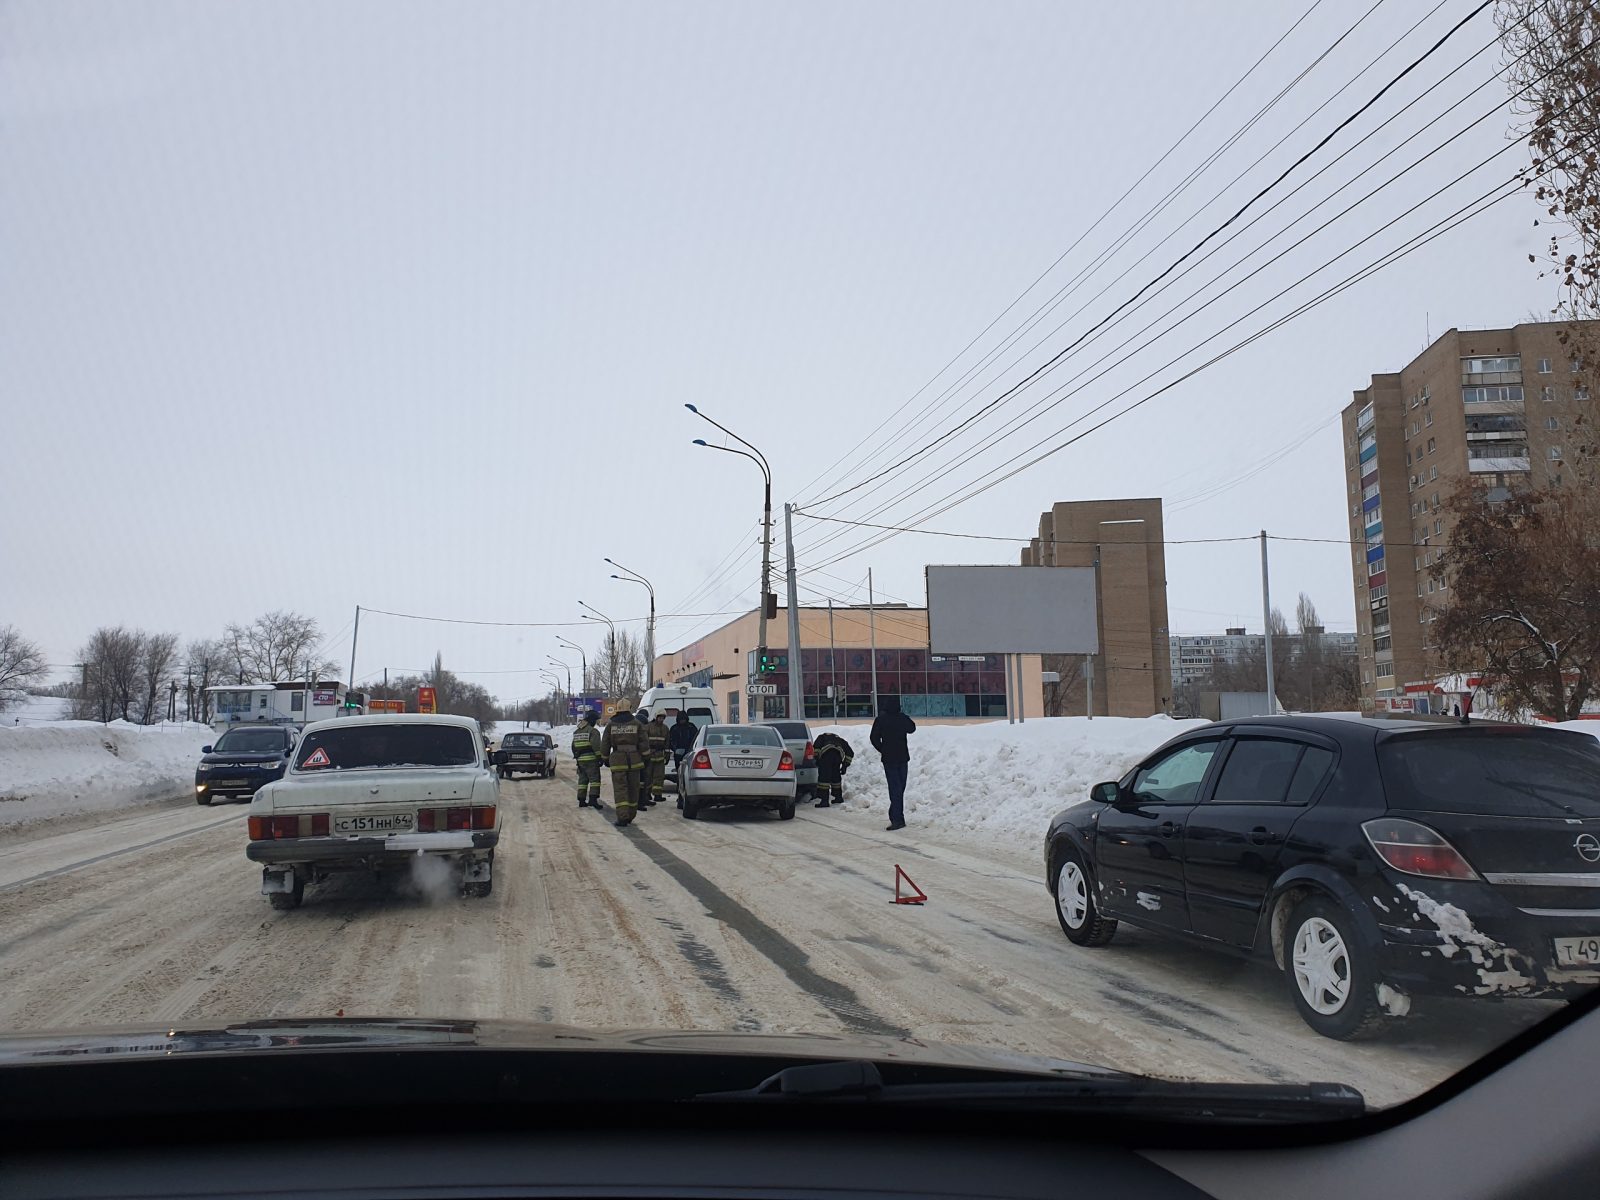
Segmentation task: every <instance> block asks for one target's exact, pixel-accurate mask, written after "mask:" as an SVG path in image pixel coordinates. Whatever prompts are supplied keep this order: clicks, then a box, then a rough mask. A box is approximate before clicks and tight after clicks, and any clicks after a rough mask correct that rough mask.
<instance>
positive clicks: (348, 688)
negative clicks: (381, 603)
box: [339, 604, 361, 713]
mask: <svg viewBox="0 0 1600 1200" xmlns="http://www.w3.org/2000/svg"><path fill="white" fill-rule="evenodd" d="M360 636H361V605H359V604H358V605H356V627H355V629H354V630H353V631H352V632H351V634H350V678H349V679H347V680H345V685H344V694H345V695H346V696H348V695H349V694H350V693H351V692H353V691H355V687H356V640H357V639H358V638H360ZM339 711H340V712H341V713H342V712H344V709H342V708H341V709H340V710H339Z"/></svg>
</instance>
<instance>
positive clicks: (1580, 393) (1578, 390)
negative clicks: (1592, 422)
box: [1572, 383, 1589, 400]
mask: <svg viewBox="0 0 1600 1200" xmlns="http://www.w3.org/2000/svg"><path fill="white" fill-rule="evenodd" d="M1572 396H1573V399H1575V400H1587V399H1588V398H1589V389H1588V388H1587V387H1585V386H1584V385H1583V384H1581V383H1580V384H1579V385H1578V386H1577V387H1575V388H1573V389H1572Z"/></svg>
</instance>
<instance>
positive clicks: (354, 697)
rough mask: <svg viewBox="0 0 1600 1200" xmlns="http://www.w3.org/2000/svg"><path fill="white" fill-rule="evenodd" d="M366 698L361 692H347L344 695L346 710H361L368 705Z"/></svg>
mask: <svg viewBox="0 0 1600 1200" xmlns="http://www.w3.org/2000/svg"><path fill="white" fill-rule="evenodd" d="M366 700H367V698H366V696H365V695H364V694H363V693H361V692H346V693H345V694H344V706H343V707H344V708H345V709H359V708H360V707H361V706H362V705H363V704H365V703H366Z"/></svg>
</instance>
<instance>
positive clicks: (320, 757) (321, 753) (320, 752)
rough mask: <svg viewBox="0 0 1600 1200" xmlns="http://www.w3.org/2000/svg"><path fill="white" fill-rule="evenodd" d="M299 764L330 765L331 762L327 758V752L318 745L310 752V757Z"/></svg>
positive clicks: (308, 765)
mask: <svg viewBox="0 0 1600 1200" xmlns="http://www.w3.org/2000/svg"><path fill="white" fill-rule="evenodd" d="M300 765H301V766H302V767H331V766H332V765H333V762H332V761H331V760H330V759H329V758H328V752H327V751H326V750H324V749H323V748H322V747H321V746H318V747H317V748H316V749H315V750H313V751H312V752H311V757H310V758H308V759H306V760H305V762H303V763H301V764H300Z"/></svg>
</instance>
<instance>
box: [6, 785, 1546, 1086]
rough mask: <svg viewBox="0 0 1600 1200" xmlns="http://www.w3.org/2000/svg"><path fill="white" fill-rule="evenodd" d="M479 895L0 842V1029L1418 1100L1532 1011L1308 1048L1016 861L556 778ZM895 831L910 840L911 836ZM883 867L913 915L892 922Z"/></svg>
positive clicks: (65, 835)
mask: <svg viewBox="0 0 1600 1200" xmlns="http://www.w3.org/2000/svg"><path fill="white" fill-rule="evenodd" d="M502 798H503V804H504V808H505V813H504V836H503V839H502V842H501V846H500V849H499V851H498V852H497V855H496V872H495V891H494V894H493V896H492V897H490V898H489V899H487V900H467V899H461V898H459V897H457V896H455V895H454V894H453V893H451V894H449V895H442V896H441V895H430V894H428V893H427V892H426V890H424V889H421V888H413V889H405V890H401V891H396V890H393V889H391V888H387V887H383V886H380V885H377V884H374V883H372V882H370V881H368V880H366V879H364V878H355V877H346V878H335V879H334V880H332V881H330V882H329V883H327V884H325V885H323V886H321V887H317V888H313V889H310V890H309V891H308V892H307V896H306V904H305V907H303V908H301V909H299V910H297V911H293V912H275V911H272V910H270V909H269V908H268V906H267V903H266V901H265V899H264V898H263V897H262V896H261V895H259V892H258V888H259V871H258V869H257V868H256V867H255V866H254V865H253V864H251V863H249V862H248V861H246V859H245V857H244V852H243V842H244V837H245V834H244V813H245V810H244V807H243V806H242V805H240V806H219V807H216V808H199V807H197V806H195V805H194V804H193V803H191V802H185V803H184V804H182V805H181V806H180V805H178V804H176V803H175V804H174V805H172V806H170V807H163V808H150V809H143V810H138V811H136V812H131V813H128V814H126V815H121V814H119V815H118V817H117V818H116V819H115V820H107V821H103V822H99V823H92V824H83V825H81V826H79V827H78V828H75V829H71V830H68V831H65V832H57V833H51V834H40V833H34V834H31V835H28V836H20V835H17V834H12V835H0V979H3V980H4V981H5V983H4V986H3V988H0V1029H44V1028H54V1027H66V1026H75V1025H77V1026H81V1025H112V1024H125V1023H132V1022H151V1021H154V1022H196V1021H215V1020H228V1019H250V1018H260V1017H279V1016H331V1015H334V1014H336V1013H340V1012H342V1013H344V1014H346V1015H375V1014H376V1015H400V1016H451V1017H474V1016H482V1017H507V1018H521V1019H527V1020H534V1021H555V1022H561V1023H570V1024H575V1025H583V1026H594V1027H610V1028H636V1027H664V1028H709V1029H733V1030H739V1029H748V1030H757V1029H762V1030H807V1031H822V1032H828V1031H837V1032H850V1031H861V1032H870V1033H878V1034H891V1035H900V1036H914V1037H917V1038H920V1039H923V1040H926V1041H943V1042H961V1043H970V1044H980V1045H986V1046H993V1047H1004V1048H1009V1049H1014V1050H1018V1051H1023V1052H1027V1053H1035V1054H1048V1055H1054V1056H1059V1057H1063V1058H1069V1059H1078V1060H1083V1061H1088V1062H1094V1063H1103V1064H1106V1065H1110V1066H1114V1067H1120V1068H1124V1069H1128V1070H1133V1071H1140V1072H1148V1073H1152V1074H1158V1075H1167V1076H1181V1077H1187V1078H1203V1079H1236V1080H1261V1081H1280V1082H1281V1081H1287V1080H1304V1079H1320V1080H1342V1081H1345V1082H1348V1083H1351V1084H1353V1085H1355V1086H1356V1087H1358V1088H1360V1089H1361V1090H1362V1091H1363V1092H1364V1093H1365V1094H1366V1095H1367V1097H1368V1099H1369V1101H1371V1102H1374V1103H1379V1104H1385V1103H1393V1102H1395V1101H1398V1100H1401V1099H1404V1098H1407V1097H1409V1096H1412V1095H1415V1094H1416V1093H1417V1092H1419V1091H1421V1090H1423V1089H1425V1088H1426V1087H1428V1086H1429V1085H1431V1084H1433V1083H1435V1082H1437V1081H1438V1080H1440V1079H1442V1078H1444V1077H1445V1076H1446V1075H1448V1074H1449V1073H1450V1072H1451V1071H1453V1070H1454V1069H1456V1068H1457V1067H1459V1066H1460V1065H1462V1064H1464V1063H1466V1062H1468V1061H1470V1060H1472V1059H1473V1058H1475V1057H1477V1056H1478V1055H1480V1054H1482V1053H1483V1052H1484V1051H1485V1050H1487V1049H1488V1048H1489V1047H1491V1046H1493V1045H1494V1044H1496V1043H1498V1042H1500V1041H1503V1040H1504V1039H1505V1038H1507V1037H1509V1036H1510V1035H1511V1034H1512V1033H1514V1032H1515V1031H1516V1030H1517V1029H1519V1028H1521V1027H1522V1026H1524V1025H1526V1024H1527V1023H1529V1022H1531V1021H1533V1020H1535V1019H1537V1018H1538V1017H1539V1016H1541V1015H1543V1014H1544V1013H1546V1012H1548V1011H1550V1009H1551V1005H1549V1004H1547V1003H1520V1004H1504V1005H1495V1004H1481V1003H1480V1004H1473V1003H1470V1002H1464V1001H1463V1002H1441V1003H1439V1004H1436V1005H1429V1006H1426V1007H1423V1006H1419V1008H1420V1011H1419V1013H1418V1015H1417V1016H1416V1017H1415V1018H1413V1019H1412V1020H1410V1021H1408V1022H1406V1023H1403V1024H1402V1025H1399V1026H1398V1027H1397V1028H1396V1029H1395V1030H1394V1031H1393V1032H1391V1033H1389V1034H1388V1035H1387V1036H1386V1037H1384V1038H1383V1039H1381V1040H1379V1041H1377V1042H1373V1043H1364V1044H1357V1045H1347V1044H1342V1043H1337V1042H1332V1041H1328V1040H1326V1039H1323V1038H1320V1037H1318V1036H1316V1035H1315V1034H1313V1033H1311V1032H1310V1030H1308V1029H1307V1028H1306V1027H1305V1026H1304V1025H1303V1024H1302V1022H1301V1021H1300V1018H1299V1017H1298V1016H1297V1015H1296V1014H1295V1011H1294V1008H1293V1006H1292V1005H1291V1003H1290V1001H1289V998H1288V997H1287V995H1286V994H1285V991H1284V984H1283V981H1282V979H1281V977H1280V976H1279V975H1277V974H1276V973H1275V972H1273V971H1271V970H1269V969H1268V968H1267V967H1266V966H1264V965H1260V964H1254V963H1246V962H1240V961H1237V960H1234V959H1231V958H1228V957H1224V956H1221V955H1214V954H1210V953H1207V952H1204V951H1200V950H1193V949H1189V948H1187V947H1184V946H1179V945H1176V944H1174V943H1172V942H1168V941H1166V940H1164V939H1159V938H1156V937H1154V936H1150V935H1145V934H1141V933H1139V932H1137V931H1134V930H1130V929H1128V928H1127V927H1124V928H1123V929H1122V930H1120V931H1119V932H1118V935H1117V938H1116V940H1115V941H1114V942H1113V943H1112V944H1111V945H1110V946H1108V947H1105V948H1103V949H1098V950H1085V949H1080V948H1078V947H1074V946H1072V945H1070V944H1069V943H1068V942H1067V941H1066V940H1065V939H1064V938H1063V937H1062V936H1061V933H1060V930H1059V928H1058V927H1057V925H1056V922H1055V917H1054V914H1053V911H1052V908H1051V903H1050V898H1049V895H1048V893H1047V892H1046V891H1045V889H1044V887H1043V886H1042V884H1041V882H1040V873H1041V870H1040V865H1039V863H1038V862H1037V861H1034V858H1033V857H1031V856H1029V855H1026V854H1023V853H1020V852H1016V851H1013V850H1010V849H1008V848H1007V847H1006V846H1005V845H1003V844H1001V843H997V842H992V841H987V840H984V839H981V838H976V837H973V836H970V835H963V834H958V833H951V832H945V833H940V832H929V831H927V830H919V829H917V828H916V827H915V826H913V828H912V829H910V830H908V831H907V833H905V834H898V835H890V834H887V833H885V832H884V831H883V823H882V820H881V814H878V813H874V812H871V811H862V810H854V811H843V812H841V811H836V810H832V809H830V810H826V811H817V810H813V809H811V808H802V809H801V812H800V815H799V816H798V817H797V818H796V819H795V820H794V821H791V822H780V821H778V820H776V819H775V818H774V817H773V816H771V815H769V814H765V813H736V812H725V813H713V814H711V815H709V816H708V817H706V818H703V819H701V820H700V821H697V822H688V821H684V820H682V819H681V818H680V817H679V815H678V812H677V810H676V809H675V808H671V807H670V806H669V807H666V808H658V809H655V810H653V811H651V812H649V813H645V814H643V815H641V817H640V819H639V821H638V822H637V823H636V824H635V825H634V826H633V827H632V828H630V829H629V830H627V831H619V830H617V829H615V828H613V827H612V825H611V824H610V820H609V809H607V810H605V813H604V814H602V813H600V812H594V811H589V810H580V809H578V808H577V807H576V805H575V804H574V803H573V800H572V791H571V785H570V783H569V782H568V781H567V780H566V779H565V778H561V779H558V780H556V781H554V782H542V781H532V780H527V781H518V782H516V783H512V784H507V785H504V787H503V790H502ZM908 835H909V836H908ZM896 863H899V864H901V865H902V866H904V867H905V869H906V870H907V871H908V872H909V874H910V875H911V876H912V877H913V878H914V879H915V880H916V881H917V883H918V884H920V885H921V886H922V888H923V889H924V890H925V891H927V893H928V894H929V897H930V900H929V903H928V904H927V905H926V906H925V907H920V908H919V907H906V906H896V905H893V904H891V903H889V900H890V896H891V894H892V883H893V874H894V866H895V864H896Z"/></svg>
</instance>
